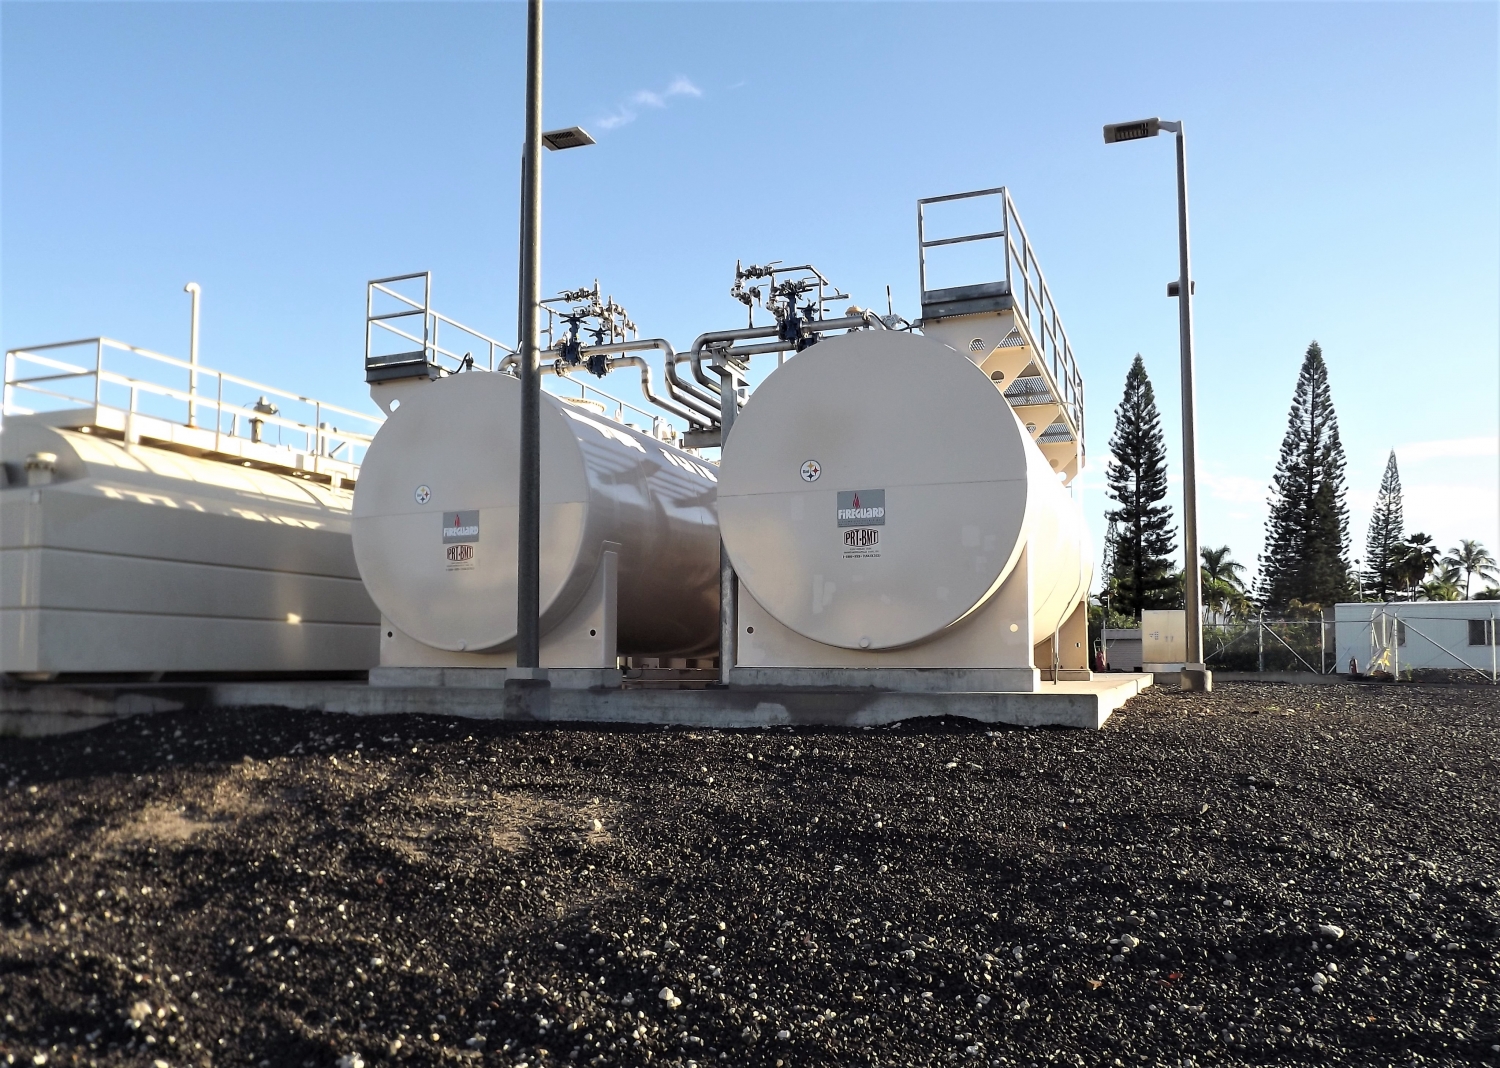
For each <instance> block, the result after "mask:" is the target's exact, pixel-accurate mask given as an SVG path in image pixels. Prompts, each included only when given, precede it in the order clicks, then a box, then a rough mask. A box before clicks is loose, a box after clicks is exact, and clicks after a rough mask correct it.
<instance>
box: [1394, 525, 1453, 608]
mask: <svg viewBox="0 0 1500 1068" xmlns="http://www.w3.org/2000/svg"><path fill="white" fill-rule="evenodd" d="M1441 554H1442V550H1441V549H1439V548H1438V547H1437V546H1436V545H1434V544H1432V539H1431V538H1429V537H1428V536H1427V535H1426V534H1413V535H1412V536H1411V537H1409V538H1407V539H1406V540H1405V541H1402V542H1397V543H1396V546H1395V548H1393V549H1392V550H1391V559H1390V563H1391V573H1392V576H1393V577H1394V578H1395V579H1396V581H1397V582H1399V583H1400V588H1401V589H1404V590H1406V591H1408V593H1407V596H1408V598H1409V599H1411V600H1416V590H1417V587H1418V586H1420V585H1421V584H1422V580H1423V579H1424V578H1426V577H1427V573H1428V572H1429V571H1431V570H1432V568H1433V565H1434V564H1435V563H1436V562H1437V558H1438V557H1439V556H1440V555H1441Z"/></svg>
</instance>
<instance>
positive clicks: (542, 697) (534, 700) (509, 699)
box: [505, 672, 552, 720]
mask: <svg viewBox="0 0 1500 1068" xmlns="http://www.w3.org/2000/svg"><path fill="white" fill-rule="evenodd" d="M542 674H543V675H545V672H543V673H542ZM551 713H552V683H550V682H548V681H547V679H546V678H545V677H543V678H540V679H538V678H529V679H527V678H521V679H517V678H508V679H506V680H505V715H506V717H507V718H512V719H535V720H547V719H551V718H552V716H551Z"/></svg>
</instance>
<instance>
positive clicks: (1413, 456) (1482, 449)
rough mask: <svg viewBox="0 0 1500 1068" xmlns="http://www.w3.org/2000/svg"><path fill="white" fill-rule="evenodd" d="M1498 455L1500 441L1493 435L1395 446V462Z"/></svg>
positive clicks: (1415, 442)
mask: <svg viewBox="0 0 1500 1068" xmlns="http://www.w3.org/2000/svg"><path fill="white" fill-rule="evenodd" d="M1496 453H1500V440H1497V439H1496V438H1495V436H1494V435H1493V434H1491V435H1487V436H1485V437H1475V438H1443V439H1440V440H1438V441H1414V442H1411V443H1409V444H1406V445H1397V446H1396V462H1397V463H1398V464H1404V463H1407V462H1408V461H1410V462H1411V463H1421V462H1422V461H1424V460H1446V459H1462V458H1464V457H1473V456H1494V455H1495V454H1496Z"/></svg>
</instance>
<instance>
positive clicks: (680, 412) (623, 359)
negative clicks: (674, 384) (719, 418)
mask: <svg viewBox="0 0 1500 1068" xmlns="http://www.w3.org/2000/svg"><path fill="white" fill-rule="evenodd" d="M606 366H607V367H608V368H609V370H611V371H613V370H614V369H615V368H617V367H639V368H640V369H641V392H642V393H644V394H645V395H646V399H647V400H648V401H650V402H651V403H652V404H654V405H656V406H657V407H658V408H660V409H661V410H662V411H664V412H670V413H671V414H672V415H675V416H677V417H678V418H679V419H686V420H687V421H688V422H690V423H699V422H701V421H702V418H703V417H702V416H700V415H697V414H695V413H693V412H691V411H689V410H688V409H686V408H681V407H679V406H677V405H676V404H673V403H672V402H671V401H669V400H667V399H666V398H664V397H658V396H657V395H656V394H655V393H653V392H652V391H651V364H650V363H648V362H647V360H646V358H645V357H644V356H615V357H614V358H612V359H611V360H610V361H609V363H608V364H607V365H606Z"/></svg>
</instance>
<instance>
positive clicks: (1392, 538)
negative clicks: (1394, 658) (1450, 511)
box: [1365, 449, 1406, 601]
mask: <svg viewBox="0 0 1500 1068" xmlns="http://www.w3.org/2000/svg"><path fill="white" fill-rule="evenodd" d="M1405 536H1406V530H1405V521H1404V518H1403V516H1402V514H1401V472H1400V471H1398V470H1397V469H1396V450H1395V449H1392V450H1391V456H1390V459H1388V460H1386V462H1385V474H1384V475H1383V476H1382V477H1381V479H1380V492H1379V493H1377V494H1376V495H1375V510H1374V511H1373V512H1371V513H1370V531H1369V533H1368V534H1367V535H1366V537H1365V570H1366V572H1368V573H1369V576H1370V583H1371V586H1372V590H1371V592H1372V593H1373V594H1374V597H1375V599H1376V600H1377V601H1385V600H1389V599H1390V595H1391V594H1392V592H1393V591H1394V590H1395V589H1396V587H1397V582H1396V576H1395V570H1394V569H1395V566H1396V565H1395V563H1394V562H1393V561H1392V559H1391V554H1392V553H1393V552H1394V551H1395V549H1396V546H1398V545H1400V544H1401V539H1402V538H1403V537H1405Z"/></svg>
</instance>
